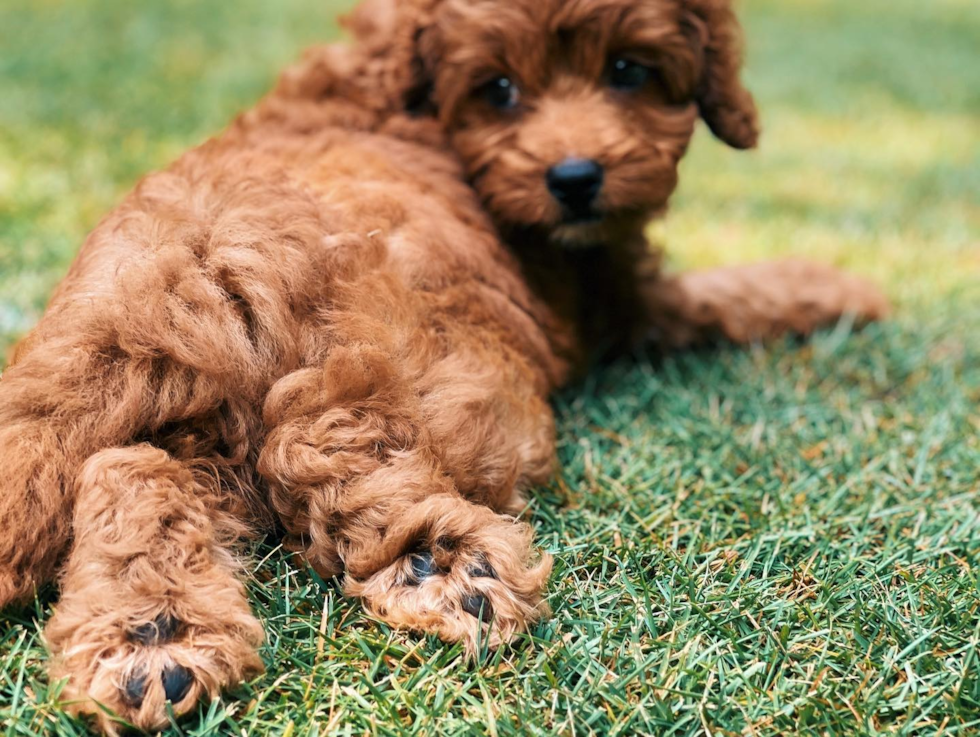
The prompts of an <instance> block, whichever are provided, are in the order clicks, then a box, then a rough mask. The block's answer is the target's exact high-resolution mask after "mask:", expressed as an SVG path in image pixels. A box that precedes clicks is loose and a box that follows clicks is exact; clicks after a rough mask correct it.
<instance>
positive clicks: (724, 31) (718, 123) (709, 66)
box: [684, 0, 759, 149]
mask: <svg viewBox="0 0 980 737" xmlns="http://www.w3.org/2000/svg"><path fill="white" fill-rule="evenodd" d="M684 3H685V5H686V6H687V10H688V13H689V16H688V19H687V20H688V24H689V25H690V27H691V28H692V29H693V31H694V33H695V34H696V35H697V36H698V38H699V41H700V44H701V48H702V49H703V54H704V71H703V72H702V77H701V82H700V85H699V88H698V90H697V101H698V107H699V109H700V112H701V117H702V118H704V121H705V122H706V123H707V124H708V127H709V128H711V131H712V132H713V133H714V134H715V135H716V136H717V137H718V138H719V139H721V140H722V141H724V142H725V143H727V144H728V145H729V146H732V147H733V148H740V149H747V148H754V147H755V146H756V144H757V143H758V140H759V116H758V113H757V111H756V107H755V101H754V100H753V99H752V95H751V94H750V93H749V91H748V90H747V89H745V87H743V86H742V82H741V79H740V77H739V72H740V70H741V67H742V30H741V26H739V23H738V19H737V18H736V17H735V13H734V11H733V10H732V0H684Z"/></svg>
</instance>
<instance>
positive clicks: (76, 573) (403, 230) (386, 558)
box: [0, 0, 885, 731]
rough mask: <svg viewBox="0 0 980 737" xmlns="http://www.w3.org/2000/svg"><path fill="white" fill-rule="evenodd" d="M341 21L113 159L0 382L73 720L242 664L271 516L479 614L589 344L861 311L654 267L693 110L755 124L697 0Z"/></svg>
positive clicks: (501, 632) (716, 20)
mask: <svg viewBox="0 0 980 737" xmlns="http://www.w3.org/2000/svg"><path fill="white" fill-rule="evenodd" d="M350 26H351V28H352V29H353V31H354V33H355V36H356V42H355V43H354V44H353V45H351V46H349V47H340V46H338V47H329V48H322V49H316V50H314V51H313V52H311V53H310V55H309V56H308V57H307V59H306V61H305V62H304V63H303V64H301V65H300V66H298V67H297V68H296V69H294V70H291V71H289V72H287V74H286V75H285V76H284V77H283V80H282V82H281V84H280V86H279V88H278V89H277V90H276V91H275V92H274V93H273V94H272V95H271V96H270V97H269V98H267V99H266V100H265V101H263V102H262V103H261V104H260V105H259V106H258V107H257V108H256V109H255V110H253V111H251V112H249V113H247V114H246V115H244V116H242V117H241V118H240V119H239V120H238V121H236V123H235V124H234V125H233V126H232V127H231V128H230V129H229V130H228V131H227V132H225V133H224V134H223V135H221V136H220V137H219V138H217V139H215V140H213V141H210V142H209V143H207V144H205V145H204V146H202V147H200V148H198V149H197V150H194V151H192V152H190V153H188V154H187V155H185V156H184V157H183V158H181V159H180V160H179V161H177V162H176V163H175V164H174V165H173V166H172V167H170V168H169V169H168V170H167V171H165V172H163V173H159V174H153V175H151V176H149V177H147V178H146V179H145V180H144V181H143V182H142V183H141V184H140V185H139V186H138V187H137V188H136V190H135V191H134V192H133V193H132V194H131V195H130V196H129V197H128V198H127V199H126V201H125V202H124V203H123V204H122V205H121V206H120V208H119V209H118V210H117V211H116V212H115V213H113V214H112V215H111V216H109V217H108V219H106V220H105V221H104V222H103V223H102V224H101V225H100V226H99V227H98V228H97V229H96V231H95V232H94V233H93V234H92V235H91V237H90V238H89V239H88V241H87V242H86V244H85V246H84V248H83V249H82V252H81V254H80V256H79V257H78V260H77V261H76V262H75V264H74V266H73V267H72V269H71V271H70V273H69V275H68V277H67V278H66V279H65V281H64V283H63V284H62V285H61V287H60V289H59V290H58V291H57V293H56V294H55V296H54V298H53V300H52V302H51V306H50V308H49V310H48V312H47V314H46V315H45V316H44V318H43V320H42V321H41V323H40V325H39V326H38V327H37V329H36V330H35V331H34V332H33V333H32V334H31V335H30V336H29V337H28V338H27V339H26V340H25V341H24V342H23V343H22V344H21V345H20V346H19V347H18V349H17V351H16V353H15V356H14V360H13V362H12V365H11V367H10V368H9V369H8V370H7V371H6V373H5V374H4V375H3V379H2V382H0V467H2V468H3V475H2V477H0V529H2V530H3V535H2V537H0V606H3V605H6V604H9V603H11V602H14V601H16V600H20V599H23V598H25V597H28V596H30V595H31V594H32V593H33V592H34V590H35V587H36V586H37V585H39V584H42V583H44V582H46V581H49V580H51V579H53V578H54V577H55V576H56V575H57V574H58V572H59V571H63V573H62V575H61V591H62V596H61V600H60V602H59V603H58V605H57V607H56V613H55V615H54V617H53V618H52V620H51V622H50V624H49V625H48V628H47V630H46V639H47V642H48V645H49V647H50V649H51V652H52V655H53V661H52V662H53V665H52V677H53V678H67V686H66V690H65V692H64V693H65V696H66V698H67V699H68V700H69V701H70V703H71V708H73V709H75V710H76V711H79V712H83V713H91V714H94V715H95V716H96V718H97V719H98V722H99V725H100V727H101V728H102V729H104V730H107V731H114V730H115V729H116V728H117V724H118V723H117V722H116V721H115V718H114V717H112V716H111V715H110V712H114V713H115V714H117V715H118V716H119V717H120V718H122V719H124V720H126V721H128V722H129V723H131V724H133V725H136V726H139V727H143V728H152V727H156V726H159V725H161V724H163V723H164V722H165V719H166V709H165V703H166V702H167V701H169V702H171V703H172V706H173V709H174V711H175V712H176V713H178V714H180V713H184V712H187V711H188V710H190V709H191V708H192V707H193V705H194V703H195V702H196V701H197V700H198V699H199V698H200V697H202V696H205V695H207V696H214V695H215V694H216V693H217V692H219V691H220V690H221V689H223V688H225V687H228V686H230V685H232V684H234V683H236V682H239V681H240V680H241V679H243V678H244V677H246V676H247V675H248V674H250V673H253V672H255V671H257V670H259V669H260V668H261V661H260V659H259V658H258V656H257V654H256V649H257V647H258V646H259V644H260V641H261V638H262V631H261V627H260V626H259V624H258V622H257V621H256V620H255V619H254V617H253V616H252V614H251V613H250V611H249V607H248V603H247V601H246V597H245V594H244V590H243V587H242V584H241V583H240V581H239V579H238V564H237V563H236V556H235V553H234V546H235V544H236V542H237V541H239V540H240V539H242V538H243V537H246V536H249V535H255V534H260V533H262V532H263V531H265V530H269V529H270V528H273V527H275V526H276V525H280V526H281V527H282V528H284V529H285V531H286V533H287V539H288V541H289V543H290V544H291V545H293V546H294V547H295V548H296V549H299V550H302V551H303V553H305V555H306V557H307V559H308V560H309V561H310V563H311V564H312V565H313V566H314V567H315V568H316V569H317V570H318V571H319V572H320V573H321V574H322V575H324V576H333V575H337V574H340V573H341V572H345V576H346V578H345V587H346V591H347V592H349V593H350V594H351V595H353V596H358V597H361V598H362V599H363V601H364V603H365V605H366V606H367V608H368V609H369V610H370V611H371V612H373V613H374V614H375V615H376V616H378V617H379V618H381V619H384V620H385V621H387V622H389V623H391V624H393V625H396V626H399V627H405V628H411V629H416V630H426V631H430V632H434V633H437V634H439V635H440V636H441V637H443V638H445V639H447V640H461V641H463V642H465V643H466V644H467V645H468V646H469V647H471V648H472V647H474V646H475V644H476V643H477V642H478V641H483V642H488V643H489V644H490V645H495V644H498V643H501V642H504V641H506V640H508V639H509V638H510V637H511V636H512V634H513V633H514V632H515V631H517V630H519V629H521V628H524V627H525V626H526V625H527V624H528V623H530V622H533V621H534V620H536V619H537V618H539V617H541V616H542V615H543V614H544V613H545V612H546V607H545V604H544V603H543V601H542V591H543V589H544V586H545V582H546V580H547V578H548V574H549V571H550V567H551V563H550V559H549V558H548V556H547V555H544V554H541V553H538V552H536V551H535V549H534V546H533V544H532V540H531V532H530V528H529V527H528V526H527V525H526V524H523V523H521V522H518V521H516V520H515V519H514V518H513V517H512V516H510V515H513V514H515V513H517V512H518V511H519V510H520V509H521V507H522V505H523V503H524V501H523V497H522V493H523V492H524V491H525V490H526V489H527V488H528V487H530V486H533V485H535V484H538V483H541V482H543V481H544V480H546V479H547V478H548V476H549V474H550V473H551V469H552V458H553V454H554V453H553V451H554V438H553V435H554V427H553V420H552V415H551V411H550V409H549V406H548V403H547V398H548V395H549V393H550V392H551V391H552V390H553V389H554V388H555V387H557V386H559V385H561V384H562V383H563V382H565V381H566V380H567V378H568V377H569V376H570V375H571V374H572V373H573V372H574V370H576V368H578V367H581V366H582V365H583V362H584V360H585V359H586V357H587V355H588V353H589V352H590V350H592V349H593V348H595V347H596V346H598V345H599V344H600V343H602V344H605V345H607V346H608V347H616V346H617V345H623V344H629V343H631V342H632V341H634V340H635V339H637V338H638V337H643V336H653V337H655V338H656V339H658V340H660V341H661V342H663V343H665V344H667V345H675V344H684V343H689V342H693V341H696V340H700V339H703V338H706V337H711V336H712V335H721V336H728V337H729V338H732V339H735V340H748V339H752V338H758V337H765V336H768V335H771V334H774V333H776V332H779V331H780V330H783V329H786V328H792V329H796V330H800V331H804V332H805V331H808V330H810V329H812V328H813V327H814V326H815V325H817V324H819V323H822V322H825V321H826V320H828V319H833V318H835V317H837V316H839V315H841V314H842V313H844V312H846V311H852V312H855V313H856V314H858V316H860V317H863V318H870V317H876V316H878V315H880V314H881V313H882V312H883V311H884V309H885V306H884V303H883V301H882V299H881V298H880V296H879V295H878V293H877V292H876V291H875V290H874V289H873V288H871V287H869V286H867V285H865V284H863V283H861V282H859V281H857V280H855V279H853V278H850V277H846V276H843V275H841V274H838V273H836V272H834V271H831V270H829V269H824V268H819V267H815V266H809V265H806V264H800V263H791V264H777V265H767V266H761V267H749V268H745V269H734V270H727V271H719V272H715V273H709V274H700V275H691V276H686V277H682V278H680V279H677V280H667V279H664V278H662V277H661V276H660V271H659V262H658V260H657V257H656V255H655V254H654V255H651V254H650V253H649V252H648V250H649V249H648V248H647V246H646V244H645V242H644V239H643V237H642V229H643V225H644V223H645V222H646V221H647V220H648V219H649V218H650V217H651V216H652V215H653V214H656V213H657V212H659V211H660V210H662V209H663V208H664V206H665V205H666V202H667V199H668V197H669V195H670V194H671V192H672V190H673V189H674V186H675V184H676V180H677V174H676V167H677V163H678V161H679V159H680V158H681V156H682V155H683V153H684V150H685V148H686V147H687V144H688V141H689V139H690V137H691V135H692V132H693V130H694V127H695V122H696V119H697V118H698V116H699V115H700V117H702V118H704V119H705V120H706V121H707V122H708V124H709V126H710V127H711V129H712V130H713V131H714V132H715V134H716V135H718V136H719V137H720V138H721V139H722V140H724V141H727V142H728V143H730V144H732V145H733V146H737V147H741V148H746V147H750V146H752V145H753V144H754V143H755V141H756V136H757V125H756V113H755V109H754V107H753V103H752V100H751V98H750V96H749V94H748V93H747V92H746V91H745V90H744V89H743V88H742V86H741V84H740V83H739V79H738V66H739V52H738V45H737V42H738V35H739V34H738V28H737V25H736V21H735V18H734V16H733V15H732V12H731V10H730V8H729V4H728V0H373V1H369V2H368V3H366V4H365V5H363V6H362V8H361V10H360V11H359V12H358V13H356V14H355V15H354V16H353V18H352V19H351V21H350ZM501 236H502V237H501ZM505 244H506V245H505ZM100 705H101V706H104V707H105V709H103V708H101V707H100Z"/></svg>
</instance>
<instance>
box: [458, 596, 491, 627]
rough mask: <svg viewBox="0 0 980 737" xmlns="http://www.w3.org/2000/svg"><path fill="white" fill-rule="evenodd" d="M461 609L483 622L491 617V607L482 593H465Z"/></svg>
mask: <svg viewBox="0 0 980 737" xmlns="http://www.w3.org/2000/svg"><path fill="white" fill-rule="evenodd" d="M462 604H463V611H464V612H466V613H467V614H469V615H471V616H473V617H476V618H477V619H479V620H481V621H483V622H489V621H490V620H491V619H493V607H492V606H490V602H489V601H487V597H485V596H484V595H483V594H467V595H466V596H464V597H463V601H462Z"/></svg>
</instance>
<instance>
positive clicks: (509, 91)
mask: <svg viewBox="0 0 980 737" xmlns="http://www.w3.org/2000/svg"><path fill="white" fill-rule="evenodd" d="M480 91H481V94H482V95H483V97H484V99H486V101H487V102H489V103H490V104H491V105H493V106H494V107H496V108H500V109H501V110H510V109H511V108H513V107H517V103H519V102H520V101H521V91H520V89H518V87H517V85H516V84H514V81H513V80H512V79H509V78H507V77H497V78H496V79H493V80H490V81H489V82H487V83H486V84H485V85H483V87H481V88H480Z"/></svg>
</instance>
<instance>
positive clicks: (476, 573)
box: [466, 558, 497, 578]
mask: <svg viewBox="0 0 980 737" xmlns="http://www.w3.org/2000/svg"><path fill="white" fill-rule="evenodd" d="M466 572H467V573H468V574H470V575H471V576H472V577H473V578H496V577H497V572H496V571H495V570H493V566H491V565H490V564H489V563H488V562H487V561H486V560H485V559H483V558H481V559H480V560H478V561H477V562H476V563H474V564H473V565H472V566H470V567H469V568H467V569H466Z"/></svg>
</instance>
